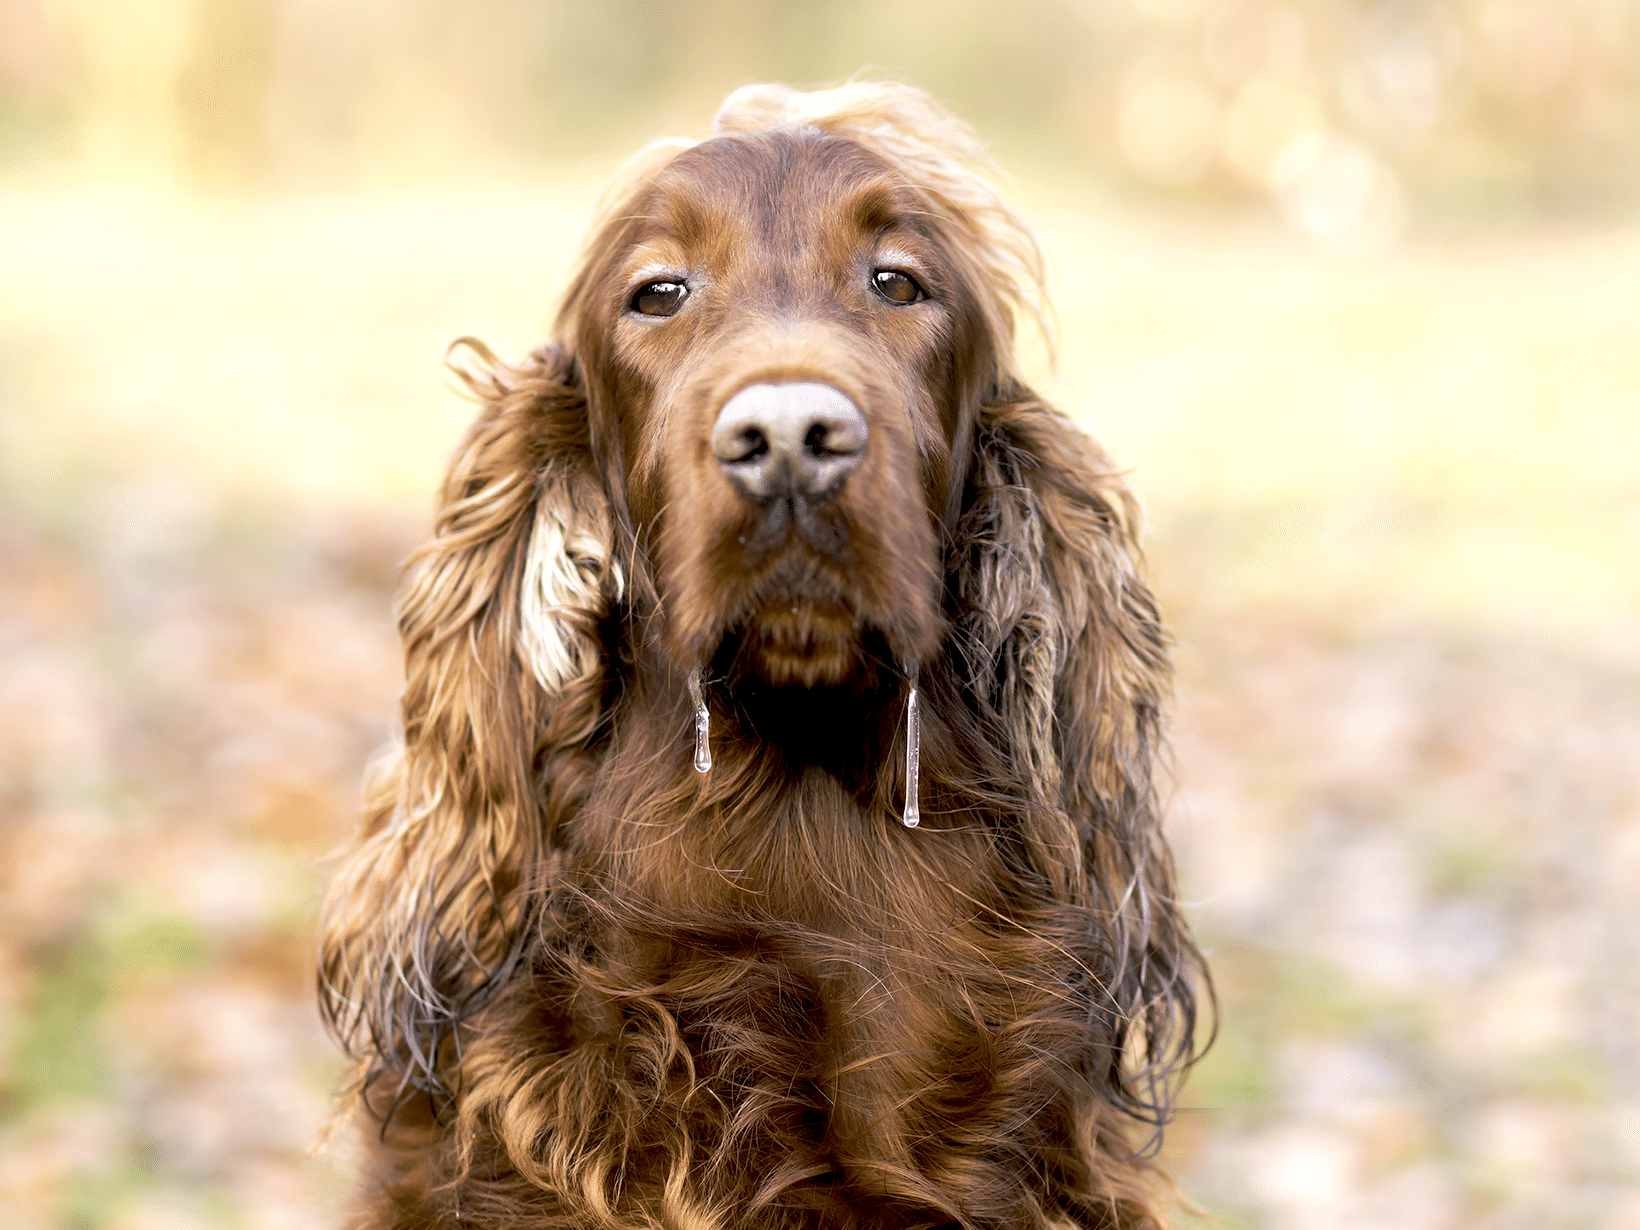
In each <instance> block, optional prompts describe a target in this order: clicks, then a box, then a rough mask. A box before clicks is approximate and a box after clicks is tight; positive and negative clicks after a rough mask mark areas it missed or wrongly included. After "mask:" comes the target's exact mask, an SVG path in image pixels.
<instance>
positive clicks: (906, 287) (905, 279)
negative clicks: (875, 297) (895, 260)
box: [871, 269, 928, 303]
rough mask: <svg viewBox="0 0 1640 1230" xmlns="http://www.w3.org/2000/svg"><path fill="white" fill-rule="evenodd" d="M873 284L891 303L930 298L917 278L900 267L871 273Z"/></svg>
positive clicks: (914, 301)
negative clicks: (900, 269) (903, 271)
mask: <svg viewBox="0 0 1640 1230" xmlns="http://www.w3.org/2000/svg"><path fill="white" fill-rule="evenodd" d="M871 284H872V285H873V286H875V287H876V288H877V293H878V294H879V295H881V296H882V297H883V298H884V299H887V300H888V301H889V302H890V303H916V302H917V301H919V300H921V299H926V298H928V296H927V295H925V294H924V293H923V288H922V287H920V286H918V285H917V282H916V279H915V278H913V277H912V276H911V275H910V274H909V273H901V272H900V271H899V270H898V269H879V270H877V272H876V273H874V274H872V275H871Z"/></svg>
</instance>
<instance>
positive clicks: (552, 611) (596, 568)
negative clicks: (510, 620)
mask: <svg viewBox="0 0 1640 1230" xmlns="http://www.w3.org/2000/svg"><path fill="white" fill-rule="evenodd" d="M537 487H538V494H537V496H536V501H535V527H534V529H533V530H532V531H531V534H530V546H529V554H528V556H527V557H526V559H525V562H524V583H523V587H522V592H521V593H520V594H519V602H518V606H519V610H518V616H519V653H520V654H521V656H522V657H523V659H524V662H525V664H526V665H528V666H529V668H530V670H531V672H532V673H533V674H534V675H535V678H536V680H537V681H538V682H539V683H540V684H541V686H542V687H543V688H545V689H546V690H547V691H549V692H558V691H562V690H563V688H564V687H566V686H567V685H568V684H570V683H573V682H575V681H576V680H579V679H585V678H588V677H590V676H591V675H592V674H593V673H594V672H595V671H597V669H598V666H599V647H598V644H597V642H596V641H595V640H594V639H593V638H592V637H590V636H588V635H587V633H586V631H585V630H584V629H583V628H582V627H580V626H578V624H577V621H576V620H574V619H566V618H565V616H566V614H570V613H575V614H579V615H586V616H590V617H591V618H593V619H597V618H600V617H601V616H602V615H603V614H604V612H605V611H606V610H607V609H608V604H609V602H610V600H612V599H618V598H619V597H620V596H621V592H622V589H623V588H624V578H623V577H622V574H621V566H620V564H619V563H617V562H615V561H614V560H612V559H611V558H610V542H611V538H612V532H611V523H610V516H609V504H608V502H607V500H606V499H605V497H604V492H603V489H602V488H601V487H600V486H599V485H598V482H597V480H596V479H594V478H593V477H592V476H591V475H590V474H587V473H585V472H584V471H579V470H577V471H571V472H566V471H564V470H561V469H557V468H549V469H547V470H545V471H543V472H542V474H541V477H540V479H539V480H538V483H537Z"/></svg>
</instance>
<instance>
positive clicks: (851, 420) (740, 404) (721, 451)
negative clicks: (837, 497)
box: [712, 383, 867, 501]
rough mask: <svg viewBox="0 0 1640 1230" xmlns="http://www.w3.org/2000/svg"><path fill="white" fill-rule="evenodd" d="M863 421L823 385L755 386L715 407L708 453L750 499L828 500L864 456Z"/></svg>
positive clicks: (847, 402) (839, 395) (855, 409)
mask: <svg viewBox="0 0 1640 1230" xmlns="http://www.w3.org/2000/svg"><path fill="white" fill-rule="evenodd" d="M866 439H867V430H866V421H865V418H864V416H863V415H861V413H860V411H859V408H858V407H857V406H855V404H854V403H853V402H852V401H850V400H849V399H848V398H847V397H845V396H844V395H843V394H842V393H840V392H839V391H838V390H836V389H834V388H832V387H831V386H830V385H827V384H808V383H804V384H754V385H749V386H747V387H746V388H744V389H742V390H740V392H738V393H736V394H735V395H734V396H733V397H731V398H730V399H729V400H728V401H727V402H726V403H724V406H723V409H722V410H721V411H719V413H718V418H717V422H716V423H715V424H714V425H713V428H712V454H713V456H715V457H716V458H717V460H718V464H719V465H720V466H721V467H722V468H723V472H724V474H725V475H726V476H727V477H728V479H729V481H730V482H732V483H734V485H735V486H736V487H737V488H739V489H740V491H741V492H742V494H744V495H746V496H747V497H749V498H751V499H754V500H758V501H762V500H768V499H773V498H775V497H776V496H780V495H804V496H808V497H810V498H811V499H827V498H829V497H830V496H832V495H834V494H835V493H836V492H837V490H838V489H839V488H840V487H841V485H842V481H843V479H845V478H846V477H848V475H849V473H850V472H851V471H852V470H853V469H854V468H855V466H857V465H858V464H859V463H860V461H861V459H862V458H863V457H864V455H865V448H866Z"/></svg>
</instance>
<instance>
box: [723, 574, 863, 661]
mask: <svg viewBox="0 0 1640 1230" xmlns="http://www.w3.org/2000/svg"><path fill="white" fill-rule="evenodd" d="M740 609H741V612H742V613H741V614H740V616H739V617H738V618H736V619H734V620H733V621H732V622H731V623H730V625H729V626H728V627H726V628H725V630H724V638H723V642H724V646H725V647H730V648H732V650H733V656H734V657H735V658H736V659H737V661H736V662H735V663H734V665H735V666H736V667H737V668H738V669H739V670H742V671H744V670H750V671H752V672H753V673H755V674H757V675H759V676H761V677H762V678H764V679H766V680H767V681H768V682H770V683H773V684H777V685H791V684H797V685H801V686H803V687H808V688H813V687H824V686H836V685H837V684H840V683H844V682H846V681H847V680H848V679H849V677H850V676H851V675H852V674H853V672H854V671H855V669H856V668H857V666H858V662H859V657H860V644H861V637H862V633H863V630H864V624H865V620H864V619H863V618H862V616H861V614H860V609H859V603H858V601H857V599H856V598H855V597H854V596H853V595H851V594H850V593H849V591H848V587H847V586H846V584H845V583H844V579H843V578H842V577H840V576H838V575H836V574H835V572H834V570H833V568H831V567H828V566H827V565H826V564H823V563H821V562H820V561H818V560H816V559H815V558H814V557H813V556H812V555H809V554H808V553H806V552H792V553H787V554H785V555H782V556H781V557H780V558H779V559H778V560H777V561H776V562H775V563H774V566H773V567H771V568H769V569H767V571H765V572H764V574H763V575H762V576H761V577H760V578H759V581H758V583H757V584H756V586H755V587H754V588H753V590H752V591H751V593H750V594H749V595H748V596H747V599H746V601H745V602H744V603H742V604H740ZM721 652H722V649H721V648H720V653H721Z"/></svg>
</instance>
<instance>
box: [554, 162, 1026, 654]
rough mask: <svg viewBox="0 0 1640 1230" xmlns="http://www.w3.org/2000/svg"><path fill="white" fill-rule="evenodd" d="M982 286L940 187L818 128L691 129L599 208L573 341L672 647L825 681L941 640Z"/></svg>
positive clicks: (984, 377)
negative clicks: (946, 530)
mask: <svg viewBox="0 0 1640 1230" xmlns="http://www.w3.org/2000/svg"><path fill="white" fill-rule="evenodd" d="M980 286H981V280H980V279H978V278H976V277H975V276H974V274H973V272H972V271H971V270H970V269H968V268H966V267H965V264H964V259H963V254H962V249H961V244H960V242H959V241H958V240H957V239H956V238H954V237H953V236H952V235H950V234H948V233H947V232H946V231H945V230H944V228H943V227H942V223H941V220H940V215H939V212H938V210H937V209H934V208H930V202H929V200H928V198H927V197H926V196H922V195H919V194H918V192H917V191H916V190H915V189H914V188H913V187H912V186H911V185H910V184H909V183H907V182H906V181H905V180H904V179H903V178H901V177H899V176H897V175H896V174H895V173H894V172H893V171H892V170H891V168H890V167H889V166H888V165H886V164H885V163H884V162H883V161H882V160H880V159H879V158H877V157H876V156H875V155H873V154H872V153H870V152H868V151H867V150H865V149H863V148H861V147H860V146H858V145H856V144H854V143H852V142H850V141H848V140H845V139H840V138H837V137H829V136H822V135H820V134H818V133H813V132H808V133H804V132H801V131H789V132H774V133H763V134H757V135H755V136H733V137H723V138H718V139H716V140H712V141H708V142H706V143H704V144H702V145H698V146H695V147H694V148H692V149H690V150H688V151H686V152H684V153H683V154H681V155H679V156H678V157H676V158H675V159H674V160H672V161H671V162H670V163H669V164H668V165H667V166H666V167H665V168H664V169H663V170H662V171H661V172H660V173H659V174H658V175H657V176H656V177H655V178H654V179H653V180H652V181H651V182H650V183H649V184H648V186H647V187H646V188H645V189H644V190H642V191H641V192H640V193H638V194H637V195H636V196H635V197H634V198H633V201H632V203H631V207H630V208H627V209H625V210H623V211H621V213H620V215H619V216H617V217H616V218H615V219H614V220H613V221H612V222H611V223H610V224H609V226H608V227H607V228H606V230H605V232H604V234H603V235H602V236H601V237H600V238H599V240H598V242H597V243H595V244H594V247H593V254H592V257H591V259H590V260H589V263H588V265H587V269H586V272H584V273H583V275H582V278H581V280H580V282H579V283H578V286H577V288H576V291H575V294H574V299H573V302H574V319H575V322H576V327H577V331H578V334H579V338H578V343H577V349H578V351H579V353H580V354H581V356H582V358H583V365H582V370H583V372H586V373H589V375H588V379H589V382H594V381H598V380H602V382H603V383H602V384H601V385H596V384H595V385H594V387H589V389H588V395H589V402H590V406H591V413H592V416H593V437H594V439H595V440H598V441H600V443H601V447H602V450H603V451H604V452H605V453H606V454H609V453H611V452H612V451H613V450H615V449H618V450H619V457H620V461H619V464H618V465H617V466H615V469H616V471H617V477H618V479H619V481H621V482H623V483H624V486H625V493H624V495H625V501H626V506H627V507H628V509H630V511H631V516H632V522H633V525H634V526H635V527H636V528H637V530H638V534H639V538H640V541H641V542H643V543H644V544H645V545H646V547H647V549H648V550H649V551H650V552H651V555H652V559H651V563H652V565H653V567H654V573H655V576H656V579H657V583H658V588H659V591H660V595H661V601H662V607H663V611H664V614H665V620H666V629H667V645H668V648H669V650H670V652H671V653H672V654H673V655H674V656H675V657H676V658H677V659H678V660H679V661H680V662H685V663H693V662H698V661H701V660H704V659H709V658H711V657H712V656H713V655H714V654H717V653H720V652H724V651H725V646H728V652H731V653H732V654H733V655H734V656H735V657H736V660H737V661H736V665H737V666H738V668H739V669H743V670H751V671H754V672H756V673H757V674H759V675H761V676H762V677H763V678H765V679H767V680H768V681H769V682H771V683H775V684H788V683H797V684H802V685H807V686H815V685H824V684H838V683H842V682H845V681H846V680H847V679H848V678H849V676H850V675H851V673H852V672H854V671H856V670H857V669H858V667H859V664H860V663H861V662H862V660H868V659H869V658H870V657H871V655H870V654H863V653H862V648H863V647H864V646H865V645H866V643H867V641H868V640H874V639H875V638H880V641H881V643H882V645H883V647H884V648H886V650H887V651H888V652H889V653H891V654H892V655H893V656H894V657H896V658H899V659H901V660H911V661H914V660H918V659H920V658H921V657H923V656H924V655H926V654H928V653H929V652H930V651H931V650H932V648H933V646H934V645H935V643H936V642H937V639H938V636H939V626H940V618H941V617H940V605H939V604H940V594H939V584H940V576H941V567H940V564H941V560H940V557H939V554H938V552H939V549H940V548H939V522H940V516H941V512H942V510H943V509H944V508H945V507H946V505H947V503H948V501H949V500H950V499H951V498H952V497H953V486H954V485H960V477H957V476H955V471H956V470H957V469H958V468H959V467H960V465H961V464H962V463H963V460H964V459H963V457H962V456H961V453H962V450H963V447H964V443H963V442H964V441H965V440H966V437H967V432H968V430H969V428H970V426H971V417H972V406H973V404H974V403H975V401H976V396H975V391H976V389H977V388H978V387H979V386H981V385H982V384H984V383H985V382H987V381H994V378H995V377H994V369H993V359H992V345H991V340H990V338H989V336H988V326H987V323H986V322H987V319H988V316H987V311H986V308H987V305H986V304H985V303H984V302H983V301H982V291H981V290H980V289H979V288H980ZM587 360H590V361H587ZM594 373H595V374H596V375H593V374H594Z"/></svg>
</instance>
